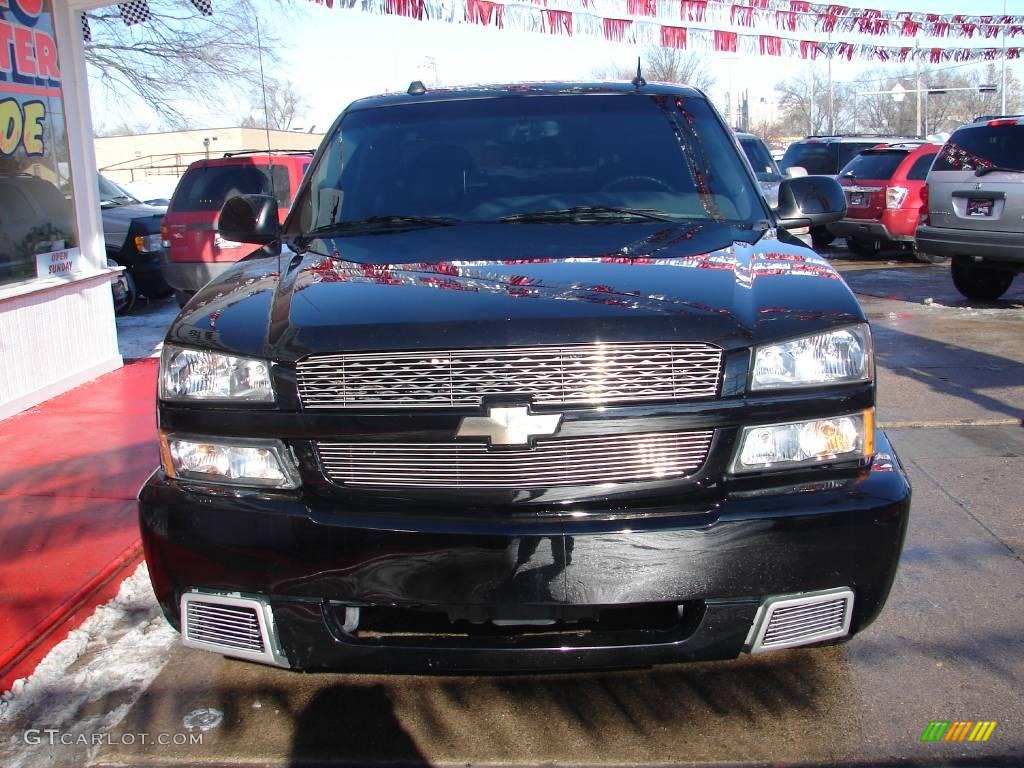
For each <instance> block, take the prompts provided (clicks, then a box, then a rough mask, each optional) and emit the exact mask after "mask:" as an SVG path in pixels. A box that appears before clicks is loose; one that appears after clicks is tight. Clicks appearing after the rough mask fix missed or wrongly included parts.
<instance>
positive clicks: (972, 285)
mask: <svg viewBox="0 0 1024 768" xmlns="http://www.w3.org/2000/svg"><path fill="white" fill-rule="evenodd" d="M952 275H953V285H955V286H956V289H957V290H958V291H960V293H962V294H963V295H964V296H966V297H967V298H968V299H973V300H975V301H995V300H996V299H998V298H999V297H1000V296H1002V295H1003V294H1004V293H1006V292H1007V291H1008V290H1009V288H1010V284H1011V283H1013V273H1012V272H1004V271H1002V270H999V269H992V268H991V267H980V266H978V265H977V264H971V263H968V262H967V261H965V260H963V259H954V260H953V268H952Z"/></svg>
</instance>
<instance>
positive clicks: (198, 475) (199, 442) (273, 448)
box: [160, 434, 301, 488]
mask: <svg viewBox="0 0 1024 768" xmlns="http://www.w3.org/2000/svg"><path fill="white" fill-rule="evenodd" d="M160 458H161V461H162V464H163V468H164V473H165V474H166V475H167V476H168V477H177V478H181V479H183V480H199V481H201V482H208V483H221V484H227V485H244V486H250V487H257V488H298V487H299V485H300V484H301V481H300V479H299V473H298V470H297V469H296V467H295V462H294V461H293V460H292V458H291V455H290V454H289V452H288V449H287V448H286V447H285V444H284V443H282V442H281V441H280V440H253V439H249V438H216V439H211V438H204V437H191V436H184V435H174V434H170V435H168V434H161V435H160Z"/></svg>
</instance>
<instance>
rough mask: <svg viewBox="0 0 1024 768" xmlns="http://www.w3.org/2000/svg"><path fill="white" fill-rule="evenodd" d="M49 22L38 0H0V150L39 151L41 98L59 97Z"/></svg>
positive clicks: (42, 113)
mask: <svg viewBox="0 0 1024 768" xmlns="http://www.w3.org/2000/svg"><path fill="white" fill-rule="evenodd" d="M50 27H51V24H50V18H49V15H48V14H45V13H43V3H42V0H0V156H11V155H13V154H14V153H15V152H17V151H18V150H19V149H20V150H22V151H23V152H24V153H25V154H26V155H28V156H30V157H38V156H41V155H43V154H44V153H45V143H44V139H43V136H44V131H45V124H46V101H45V99H46V98H47V97H58V98H59V97H60V90H59V87H60V68H59V66H58V64H57V45H56V43H54V41H53V35H52V34H51V30H50ZM40 97H41V98H40Z"/></svg>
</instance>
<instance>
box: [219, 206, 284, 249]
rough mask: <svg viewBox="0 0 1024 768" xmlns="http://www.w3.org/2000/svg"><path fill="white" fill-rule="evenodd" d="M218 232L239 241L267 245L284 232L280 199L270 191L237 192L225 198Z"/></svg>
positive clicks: (226, 238)
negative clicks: (264, 193)
mask: <svg viewBox="0 0 1024 768" xmlns="http://www.w3.org/2000/svg"><path fill="white" fill-rule="evenodd" d="M217 232H218V233H219V234H220V236H221V237H223V238H224V239H225V240H234V241H235V242H236V243H256V244H258V245H266V244H267V243H269V242H272V241H274V240H276V239H277V238H278V237H280V236H281V222H280V219H279V218H278V213H277V199H276V198H274V197H271V196H270V195H236V196H235V197H232V198H229V199H228V200H226V201H225V202H224V205H223V206H222V207H221V209H220V215H218V217H217Z"/></svg>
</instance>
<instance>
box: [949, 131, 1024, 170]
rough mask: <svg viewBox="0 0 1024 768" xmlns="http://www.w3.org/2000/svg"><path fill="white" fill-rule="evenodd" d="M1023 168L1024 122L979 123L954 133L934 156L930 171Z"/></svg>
mask: <svg viewBox="0 0 1024 768" xmlns="http://www.w3.org/2000/svg"><path fill="white" fill-rule="evenodd" d="M992 166H996V167H998V168H1009V169H1012V170H1015V171H1024V125H979V126H970V127H968V128H961V129H960V130H958V131H957V132H956V133H954V134H953V135H952V136H951V137H950V139H949V141H947V142H946V146H944V147H943V148H942V151H941V152H939V156H938V157H936V158H935V164H934V165H933V166H932V172H933V173H934V172H935V171H973V170H978V169H980V168H989V167H992Z"/></svg>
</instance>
